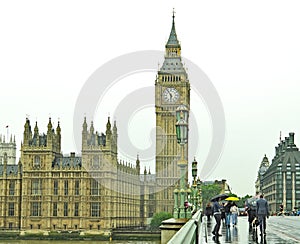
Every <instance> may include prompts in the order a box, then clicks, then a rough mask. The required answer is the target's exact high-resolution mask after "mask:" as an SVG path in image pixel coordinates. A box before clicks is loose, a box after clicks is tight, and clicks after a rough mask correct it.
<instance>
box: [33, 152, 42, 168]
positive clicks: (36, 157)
mask: <svg viewBox="0 0 300 244" xmlns="http://www.w3.org/2000/svg"><path fill="white" fill-rule="evenodd" d="M40 165H41V158H40V156H38V155H36V156H35V157H34V166H37V167H39V166H40Z"/></svg>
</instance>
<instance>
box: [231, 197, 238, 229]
mask: <svg viewBox="0 0 300 244" xmlns="http://www.w3.org/2000/svg"><path fill="white" fill-rule="evenodd" d="M230 212H231V216H232V225H233V227H234V226H235V225H237V216H238V215H239V208H238V207H237V205H236V203H235V202H234V203H233V204H232V206H231V208H230Z"/></svg>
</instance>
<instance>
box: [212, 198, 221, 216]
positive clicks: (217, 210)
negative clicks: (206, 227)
mask: <svg viewBox="0 0 300 244" xmlns="http://www.w3.org/2000/svg"><path fill="white" fill-rule="evenodd" d="M221 208H222V206H221V205H220V204H219V203H218V202H217V201H215V202H214V203H213V206H212V210H213V214H221Z"/></svg>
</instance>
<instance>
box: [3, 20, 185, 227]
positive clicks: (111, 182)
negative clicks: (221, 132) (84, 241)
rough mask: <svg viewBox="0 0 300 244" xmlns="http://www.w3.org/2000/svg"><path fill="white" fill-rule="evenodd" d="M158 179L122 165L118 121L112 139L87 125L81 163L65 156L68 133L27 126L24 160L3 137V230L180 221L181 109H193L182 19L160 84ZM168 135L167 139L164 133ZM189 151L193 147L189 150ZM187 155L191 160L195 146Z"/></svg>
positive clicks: (110, 126)
mask: <svg viewBox="0 0 300 244" xmlns="http://www.w3.org/2000/svg"><path fill="white" fill-rule="evenodd" d="M153 95H155V114H156V126H157V128H160V130H157V131H156V155H155V173H154V174H150V172H147V171H146V169H145V170H144V169H142V167H141V165H140V160H139V157H138V156H137V159H136V163H135V165H132V164H129V163H126V162H124V161H120V160H119V159H118V144H117V142H118V131H117V123H116V121H114V122H111V121H110V118H108V120H107V123H106V128H105V133H98V132H96V131H95V129H94V125H93V122H92V121H88V122H87V119H86V118H83V121H82V148H81V154H80V156H78V155H75V153H70V155H68V156H65V155H62V153H61V140H62V133H61V127H60V124H59V122H58V124H57V125H55V126H54V125H53V123H52V122H51V118H50V119H49V122H48V126H47V128H45V129H46V134H45V133H41V132H40V128H39V127H38V124H37V122H36V123H35V124H32V123H31V121H30V120H29V118H26V121H25V125H24V133H23V140H22V142H21V157H20V159H19V161H18V162H17V163H16V141H15V139H14V138H10V139H9V138H4V137H3V136H1V137H0V228H1V229H16V230H20V231H21V232H23V233H31V232H39V231H43V232H45V233H46V232H48V231H55V230H70V231H73V230H78V231H82V232H90V233H100V232H103V231H105V230H111V229H114V228H121V227H133V226H145V225H146V224H147V223H148V222H147V221H148V220H149V219H148V218H150V217H152V216H153V214H155V213H157V212H161V211H167V212H170V213H173V210H174V209H173V208H174V197H173V192H174V187H175V183H176V182H177V181H178V180H179V178H180V173H179V169H178V166H177V161H178V160H179V159H180V157H181V156H180V155H179V154H180V152H181V151H180V145H178V143H177V139H176V130H175V124H176V117H175V111H176V108H177V107H178V106H180V105H184V106H185V107H186V108H188V109H189V108H190V83H189V80H188V75H187V73H186V70H185V68H184V66H183V64H182V60H181V45H180V43H179V41H178V39H177V34H176V31H175V22H174V14H173V20H172V28H171V32H170V35H169V39H168V41H167V43H166V45H165V59H164V63H163V64H162V66H161V67H160V69H159V71H158V73H157V76H156V80H155V94H153ZM162 132H163V133H162ZM187 144H188V143H187ZM187 144H186V146H185V150H184V151H183V157H184V158H185V159H186V160H187V155H188V150H187V148H188V145H187Z"/></svg>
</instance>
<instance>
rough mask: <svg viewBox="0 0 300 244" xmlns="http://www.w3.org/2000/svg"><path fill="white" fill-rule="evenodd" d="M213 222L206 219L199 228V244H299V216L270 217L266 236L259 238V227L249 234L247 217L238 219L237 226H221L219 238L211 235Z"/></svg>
mask: <svg viewBox="0 0 300 244" xmlns="http://www.w3.org/2000/svg"><path fill="white" fill-rule="evenodd" d="M214 225H215V220H214V219H211V221H210V222H207V220H206V217H204V218H203V222H202V224H201V228H200V234H199V239H200V240H199V243H241V244H246V243H268V244H294V243H300V234H299V229H300V217H299V216H285V217H281V216H271V217H270V218H269V219H267V231H266V235H265V236H264V237H263V238H261V236H260V231H259V227H258V228H257V231H256V232H249V224H248V217H247V216H240V217H238V224H237V225H236V226H234V227H233V226H232V225H231V226H230V227H229V228H226V226H225V225H224V224H221V228H220V231H219V233H220V234H222V236H220V237H217V238H216V237H215V236H214V235H213V234H212V229H213V227H214Z"/></svg>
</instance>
